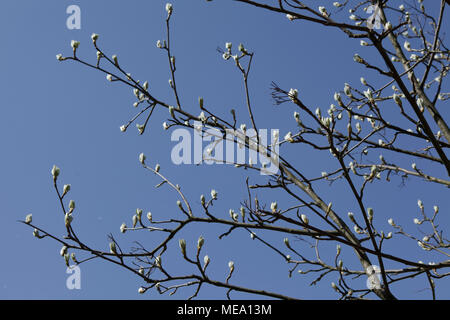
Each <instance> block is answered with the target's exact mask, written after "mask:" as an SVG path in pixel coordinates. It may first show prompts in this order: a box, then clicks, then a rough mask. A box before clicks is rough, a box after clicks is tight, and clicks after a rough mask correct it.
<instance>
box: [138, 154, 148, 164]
mask: <svg viewBox="0 0 450 320" xmlns="http://www.w3.org/2000/svg"><path fill="white" fill-rule="evenodd" d="M145 159H147V157H146V156H145V154H144V153H141V154H140V155H139V162H140V163H141V164H145Z"/></svg>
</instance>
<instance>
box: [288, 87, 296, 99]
mask: <svg viewBox="0 0 450 320" xmlns="http://www.w3.org/2000/svg"><path fill="white" fill-rule="evenodd" d="M289 98H291V100H295V99H297V98H298V90H297V89H292V88H291V89H290V90H289Z"/></svg>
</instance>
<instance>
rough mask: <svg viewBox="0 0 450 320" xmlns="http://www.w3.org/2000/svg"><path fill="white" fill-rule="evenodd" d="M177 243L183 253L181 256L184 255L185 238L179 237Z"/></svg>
mask: <svg viewBox="0 0 450 320" xmlns="http://www.w3.org/2000/svg"><path fill="white" fill-rule="evenodd" d="M178 244H179V245H180V249H181V253H182V254H183V256H185V255H186V240H184V239H180V240H179V241H178Z"/></svg>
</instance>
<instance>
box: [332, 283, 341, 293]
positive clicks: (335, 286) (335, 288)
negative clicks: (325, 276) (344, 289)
mask: <svg viewBox="0 0 450 320" xmlns="http://www.w3.org/2000/svg"><path fill="white" fill-rule="evenodd" d="M331 287H332V288H333V289H334V290H335V291H336V292H339V289H338V287H337V285H336V283H334V282H332V283H331Z"/></svg>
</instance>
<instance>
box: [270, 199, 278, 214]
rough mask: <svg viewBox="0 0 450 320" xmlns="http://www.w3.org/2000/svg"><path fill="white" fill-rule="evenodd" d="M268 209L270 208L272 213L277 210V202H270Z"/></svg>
mask: <svg viewBox="0 0 450 320" xmlns="http://www.w3.org/2000/svg"><path fill="white" fill-rule="evenodd" d="M270 209H271V210H272V212H273V213H275V212H277V210H278V204H277V203H276V202H272V203H271V204H270Z"/></svg>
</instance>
